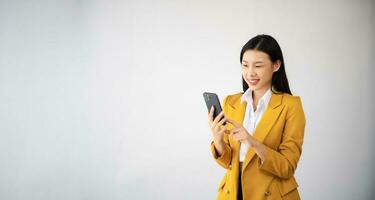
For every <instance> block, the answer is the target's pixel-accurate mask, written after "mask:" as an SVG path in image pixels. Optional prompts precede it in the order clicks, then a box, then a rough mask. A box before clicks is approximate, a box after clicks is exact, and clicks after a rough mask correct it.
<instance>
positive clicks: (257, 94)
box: [252, 87, 270, 102]
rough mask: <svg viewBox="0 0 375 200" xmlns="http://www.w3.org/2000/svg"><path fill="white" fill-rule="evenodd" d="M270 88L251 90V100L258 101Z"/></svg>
mask: <svg viewBox="0 0 375 200" xmlns="http://www.w3.org/2000/svg"><path fill="white" fill-rule="evenodd" d="M269 88H270V87H264V88H261V89H258V90H253V92H252V93H253V94H252V95H253V100H254V101H255V102H258V99H260V98H261V97H262V96H263V95H264V94H265V93H266V92H267V90H268V89H269Z"/></svg>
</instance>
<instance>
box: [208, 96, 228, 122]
mask: <svg viewBox="0 0 375 200" xmlns="http://www.w3.org/2000/svg"><path fill="white" fill-rule="evenodd" d="M203 97H204V101H205V102H206V106H207V110H208V112H210V109H211V106H214V108H215V110H214V116H213V119H215V118H216V116H218V115H219V114H220V112H221V111H222V108H221V105H220V101H219V97H218V96H217V94H215V93H211V92H204V93H203ZM222 118H223V117H221V119H222ZM221 119H220V120H221ZM223 124H224V125H225V124H226V122H224V123H223Z"/></svg>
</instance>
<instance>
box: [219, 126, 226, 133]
mask: <svg viewBox="0 0 375 200" xmlns="http://www.w3.org/2000/svg"><path fill="white" fill-rule="evenodd" d="M226 130H227V129H226V128H225V127H223V128H222V129H220V132H219V133H220V135H222V134H224V132H225V131H226Z"/></svg>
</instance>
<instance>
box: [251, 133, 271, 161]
mask: <svg viewBox="0 0 375 200" xmlns="http://www.w3.org/2000/svg"><path fill="white" fill-rule="evenodd" d="M248 145H249V147H251V148H253V149H254V152H255V153H256V154H257V155H258V157H259V158H260V159H261V161H262V163H263V162H264V160H266V157H267V147H266V145H264V144H263V143H261V142H259V141H258V140H256V139H255V138H249V139H248Z"/></svg>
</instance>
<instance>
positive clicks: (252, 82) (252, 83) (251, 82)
mask: <svg viewBox="0 0 375 200" xmlns="http://www.w3.org/2000/svg"><path fill="white" fill-rule="evenodd" d="M249 82H250V85H256V84H257V83H258V82H259V79H250V81H249Z"/></svg>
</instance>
